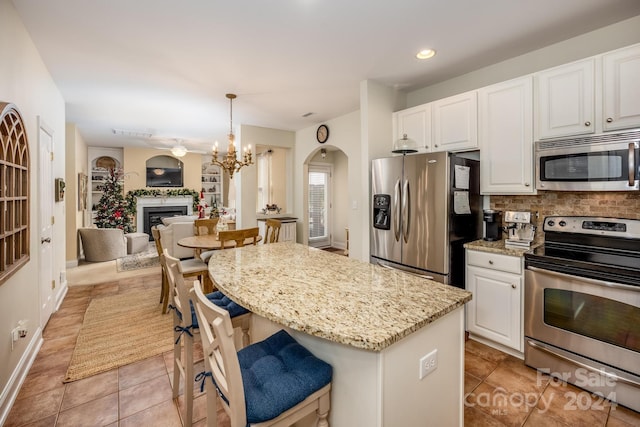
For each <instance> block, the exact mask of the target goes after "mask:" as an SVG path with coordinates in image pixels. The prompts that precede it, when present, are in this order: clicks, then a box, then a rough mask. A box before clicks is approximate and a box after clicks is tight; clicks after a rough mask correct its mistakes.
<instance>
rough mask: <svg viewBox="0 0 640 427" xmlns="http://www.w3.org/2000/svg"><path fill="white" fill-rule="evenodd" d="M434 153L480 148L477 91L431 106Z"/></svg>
mask: <svg viewBox="0 0 640 427" xmlns="http://www.w3.org/2000/svg"><path fill="white" fill-rule="evenodd" d="M431 108H432V112H433V113H432V114H433V151H460V150H472V149H474V148H478V96H477V92H476V91H471V92H466V93H462V94H460V95H455V96H450V97H449V98H444V99H439V100H437V101H434V102H433V103H432V104H431Z"/></svg>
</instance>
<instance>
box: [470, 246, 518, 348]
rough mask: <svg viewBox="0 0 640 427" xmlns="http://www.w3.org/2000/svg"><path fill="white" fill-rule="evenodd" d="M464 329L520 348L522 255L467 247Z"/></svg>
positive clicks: (499, 342) (509, 346) (502, 343)
mask: <svg viewBox="0 0 640 427" xmlns="http://www.w3.org/2000/svg"><path fill="white" fill-rule="evenodd" d="M466 253H467V267H466V269H467V272H466V273H467V278H466V280H467V283H466V289H467V290H468V291H470V292H471V293H472V294H473V298H472V299H471V301H470V302H469V303H467V305H466V323H467V331H469V333H470V334H471V335H472V336H477V337H481V338H485V339H488V340H490V341H493V342H495V343H498V344H501V345H503V346H506V347H508V348H511V349H514V350H516V351H518V352H522V351H523V339H524V329H523V318H522V295H523V293H522V290H523V289H522V286H523V283H524V277H523V258H521V257H514V256H508V255H501V254H495V253H490V252H481V251H474V250H468V249H467V252H466Z"/></svg>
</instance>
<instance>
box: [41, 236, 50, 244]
mask: <svg viewBox="0 0 640 427" xmlns="http://www.w3.org/2000/svg"><path fill="white" fill-rule="evenodd" d="M40 243H51V237H47V238H46V239H40Z"/></svg>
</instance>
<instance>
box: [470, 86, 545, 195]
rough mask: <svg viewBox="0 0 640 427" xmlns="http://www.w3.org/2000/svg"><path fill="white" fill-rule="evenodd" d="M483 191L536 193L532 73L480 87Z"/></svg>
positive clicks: (479, 111)
mask: <svg viewBox="0 0 640 427" xmlns="http://www.w3.org/2000/svg"><path fill="white" fill-rule="evenodd" d="M478 104H479V106H478V115H479V124H478V129H479V143H478V145H479V147H480V192H481V193H482V194H535V186H534V185H533V183H534V182H535V181H534V168H533V77H532V76H527V77H523V78H519V79H514V80H509V81H507V82H503V83H498V84H495V85H492V86H488V87H485V88H482V89H480V90H479V91H478Z"/></svg>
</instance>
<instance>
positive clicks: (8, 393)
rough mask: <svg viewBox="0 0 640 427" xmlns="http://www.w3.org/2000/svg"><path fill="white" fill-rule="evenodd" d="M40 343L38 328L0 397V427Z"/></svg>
mask: <svg viewBox="0 0 640 427" xmlns="http://www.w3.org/2000/svg"><path fill="white" fill-rule="evenodd" d="M42 342H43V340H42V329H40V327H38V329H36V331H35V333H34V334H33V338H32V339H31V341H30V342H29V345H28V346H27V348H26V351H25V352H24V354H23V355H22V357H21V358H20V361H19V362H18V365H17V366H16V369H15V370H14V371H13V373H12V374H11V377H10V378H9V381H8V382H7V385H6V387H5V388H4V390H3V391H2V394H1V395H0V426H2V425H4V424H5V422H6V421H7V417H8V416H9V412H10V411H11V408H12V407H13V403H14V402H15V401H16V398H17V397H18V392H19V391H20V387H22V384H23V383H24V380H25V378H26V377H27V374H28V373H29V369H31V366H32V365H33V361H34V360H35V359H36V356H37V355H38V351H39V350H40V347H42Z"/></svg>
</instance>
